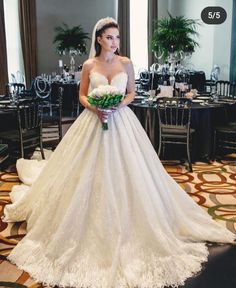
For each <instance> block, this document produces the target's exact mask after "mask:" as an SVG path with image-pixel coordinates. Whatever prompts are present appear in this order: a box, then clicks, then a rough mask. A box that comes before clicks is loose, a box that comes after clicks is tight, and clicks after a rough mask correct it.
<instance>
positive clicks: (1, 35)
mask: <svg viewBox="0 0 236 288" xmlns="http://www.w3.org/2000/svg"><path fill="white" fill-rule="evenodd" d="M0 43H1V45H0V55H1V56H0V94H5V92H6V89H5V85H6V84H7V83H8V71H7V47H6V33H5V22H4V6H3V0H0Z"/></svg>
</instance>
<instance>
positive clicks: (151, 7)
mask: <svg viewBox="0 0 236 288" xmlns="http://www.w3.org/2000/svg"><path fill="white" fill-rule="evenodd" d="M157 17H158V0H148V67H150V66H151V65H152V64H153V63H155V61H157V60H156V59H155V56H154V53H153V52H152V37H153V32H154V22H155V20H157Z"/></svg>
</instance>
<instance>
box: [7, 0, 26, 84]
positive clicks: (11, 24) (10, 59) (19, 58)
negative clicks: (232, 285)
mask: <svg viewBox="0 0 236 288" xmlns="http://www.w3.org/2000/svg"><path fill="white" fill-rule="evenodd" d="M18 9H19V7H18V0H4V15H5V28H6V42H7V63H8V64H7V65H8V77H9V81H10V82H11V81H12V80H13V79H12V74H14V75H17V71H20V72H21V74H23V75H24V74H25V73H24V64H23V55H22V47H21V39H20V27H19V13H18ZM16 80H17V79H16Z"/></svg>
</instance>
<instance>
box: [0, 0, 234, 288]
mask: <svg viewBox="0 0 236 288" xmlns="http://www.w3.org/2000/svg"><path fill="white" fill-rule="evenodd" d="M104 17H112V18H114V19H115V20H116V21H117V23H118V25H119V30H120V43H121V45H120V47H119V49H120V54H121V55H124V56H127V57H129V58H130V59H131V61H132V63H133V65H134V73H135V97H134V100H133V101H132V102H131V103H130V104H129V108H130V109H131V110H132V111H133V112H134V114H135V115H136V117H137V118H138V120H139V122H140V124H141V125H142V127H143V129H144V130H145V132H146V134H147V136H148V138H149V140H150V143H151V145H152V146H153V148H154V150H155V152H156V154H157V155H158V157H159V158H160V160H161V163H162V164H163V166H164V168H165V170H166V172H167V173H168V174H169V175H170V176H171V177H172V178H173V179H174V180H175V181H176V182H177V183H178V185H179V186H180V187H181V188H182V189H183V191H184V193H186V194H188V196H189V197H191V198H192V200H193V201H195V202H196V203H197V204H198V205H199V206H200V207H201V209H203V210H205V211H206V212H207V213H208V214H209V216H210V217H211V218H212V219H213V220H214V221H216V222H218V223H219V224H220V225H222V226H224V227H225V228H226V229H228V230H229V231H230V232H232V233H234V234H235V235H236V200H235V199H236V68H235V67H236V49H235V48H236V47H235V46H236V1H234V0H224V1H220V0H198V1H196V0H191V1H189V0H188V1H187V0H142V1H137V0H110V1H105V0H99V1H98V0H86V1H85V0H68V1H62V0H47V1H46V0H0V19H1V23H2V25H1V28H0V41H1V45H0V46H1V47H0V49H1V57H0V64H1V65H0V69H1V73H0V207H1V214H0V216H1V217H2V216H3V215H4V207H5V206H6V205H8V204H10V203H11V202H12V201H13V200H12V199H13V198H14V197H15V196H14V195H13V194H14V193H13V194H12V195H11V190H12V187H13V186H14V185H19V184H22V183H23V184H24V185H26V186H28V187H29V186H30V185H31V184H32V183H27V181H28V178H27V177H33V178H34V179H36V178H37V177H38V176H39V173H40V171H41V169H43V167H44V165H46V163H47V161H48V160H49V159H50V157H53V153H54V150H55V149H56V148H57V146H58V145H59V144H60V143H61V141H62V140H63V138H64V137H65V135H66V133H67V132H68V131H69V129H70V127H71V126H72V125H73V123H74V122H75V121H76V120H77V119H78V117H80V115H81V114H82V113H83V111H84V110H85V108H84V107H83V105H82V104H81V103H80V102H79V89H80V80H81V69H82V67H83V63H84V62H85V61H86V60H87V58H88V57H89V48H90V45H91V42H92V35H91V33H92V30H93V27H94V24H95V23H96V22H97V21H98V20H99V19H101V18H104ZM178 25H179V26H181V25H183V26H181V27H180V29H179V30H178V28H179V26H178ZM184 25H185V26H184ZM181 29H182V30H181ZM184 29H185V32H186V38H184V36H183V34H181V33H183V30H184ZM73 33H74V34H73ZM168 33H169V34H168ZM178 33H179V34H178ZM68 35H69V36H71V41H72V42H70V38H69V36H68ZM161 36H162V37H161ZM63 37H64V38H63ZM73 37H74V38H73ZM171 37H172V38H171ZM178 37H179V38H178ZM72 38H73V39H72ZM166 39H170V40H169V42H168V41H167V40H166ZM186 39H187V40H186ZM73 41H74V42H73ZM76 41H77V42H76ZM184 41H185V42H184ZM186 41H187V42H186ZM182 42H183V44H182ZM71 43H72V44H71ZM108 125H109V123H108ZM104 133H105V131H104ZM134 151H135V149H134ZM22 158H23V159H26V160H29V159H31V160H33V161H35V162H36V163H37V166H36V167H35V170H32V171H30V172H29V175H26V177H22V175H21V174H20V173H19V170H18V169H19V168H20V165H21V163H22V162H21V161H22ZM31 160H30V161H31ZM58 166H60V163H58ZM68 181H69V179H68ZM28 182H29V181H28ZM19 192H20V191H18V193H19ZM35 201H37V199H35ZM71 224H72V225H73V223H71ZM45 233H46V232H45ZM26 234H27V223H26V221H20V222H12V223H7V222H4V221H3V220H2V219H0V239H1V240H0V257H1V262H0V287H13V286H14V287H17V288H21V287H22V288H23V287H32V288H33V287H49V286H47V285H46V284H42V283H39V282H37V281H36V280H35V279H34V278H33V277H31V276H30V274H29V273H27V272H26V271H24V270H21V269H20V268H18V267H17V266H16V265H14V264H13V263H11V262H10V261H9V260H8V258H7V257H8V255H9V254H10V253H11V251H12V250H13V248H14V247H15V246H16V245H17V243H18V242H20V241H21V240H22V239H23V238H24V236H25V235H26ZM207 247H208V249H209V257H208V261H207V262H206V263H204V264H203V267H202V270H201V271H200V272H199V273H198V274H197V275H194V276H193V277H191V278H188V279H187V280H186V281H185V283H184V284H183V285H182V286H178V287H181V288H222V287H224V288H234V287H236V279H235V277H234V271H235V268H236V260H235V259H236V257H235V256H236V249H235V245H231V244H221V245H218V244H216V243H207ZM55 287H56V286H55ZM165 287H166V288H168V287H167V286H165ZM165 287H163V288H165Z"/></svg>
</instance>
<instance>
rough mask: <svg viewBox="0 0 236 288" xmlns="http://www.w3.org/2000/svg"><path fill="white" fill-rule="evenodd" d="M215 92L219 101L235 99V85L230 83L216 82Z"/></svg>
mask: <svg viewBox="0 0 236 288" xmlns="http://www.w3.org/2000/svg"><path fill="white" fill-rule="evenodd" d="M216 91H217V94H218V95H219V98H220V99H225V98H227V99H236V85H235V83H231V82H230V81H224V80H219V81H217V82H216Z"/></svg>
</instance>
